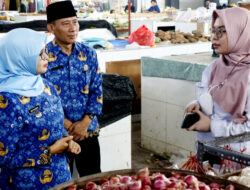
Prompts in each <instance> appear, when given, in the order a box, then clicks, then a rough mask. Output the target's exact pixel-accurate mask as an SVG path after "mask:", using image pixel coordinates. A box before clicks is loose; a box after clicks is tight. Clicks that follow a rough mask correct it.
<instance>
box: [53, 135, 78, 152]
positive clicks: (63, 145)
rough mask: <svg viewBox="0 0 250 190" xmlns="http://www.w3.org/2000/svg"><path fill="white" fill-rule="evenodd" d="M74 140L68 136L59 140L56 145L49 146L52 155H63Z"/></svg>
mask: <svg viewBox="0 0 250 190" xmlns="http://www.w3.org/2000/svg"><path fill="white" fill-rule="evenodd" d="M72 139H73V136H67V137H64V138H61V139H59V140H57V141H56V142H55V143H54V144H52V145H51V146H49V150H50V153H51V154H52V155H53V154H61V153H63V152H64V151H65V150H66V149H67V148H68V147H69V142H70V141H72Z"/></svg>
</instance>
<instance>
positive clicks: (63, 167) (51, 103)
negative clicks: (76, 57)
mask: <svg viewBox="0 0 250 190" xmlns="http://www.w3.org/2000/svg"><path fill="white" fill-rule="evenodd" d="M43 83H44V91H43V93H42V94H40V95H38V96H35V97H24V96H21V95H18V94H15V93H10V92H0V189H5V190H12V189H27V190H29V189H32V190H33V189H39V190H47V189H50V188H52V187H54V186H56V185H59V184H61V183H64V182H67V181H70V180H71V174H70V171H69V169H68V164H67V160H66V156H65V154H55V155H52V156H51V159H49V156H48V154H46V147H48V146H51V145H52V144H54V143H55V142H56V141H57V140H59V139H61V138H62V137H63V136H64V135H67V134H68V133H67V131H66V130H65V129H64V126H63V121H64V114H63V109H62V105H61V101H60V98H59V96H58V94H57V91H56V89H55V88H54V86H53V85H52V84H51V83H50V82H48V81H46V80H45V79H43Z"/></svg>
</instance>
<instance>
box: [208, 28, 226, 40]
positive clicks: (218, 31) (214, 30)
mask: <svg viewBox="0 0 250 190" xmlns="http://www.w3.org/2000/svg"><path fill="white" fill-rule="evenodd" d="M225 32H226V28H225V26H221V27H218V28H212V31H211V33H212V37H213V36H214V35H216V36H217V38H221V37H222V36H223V34H224V33H225Z"/></svg>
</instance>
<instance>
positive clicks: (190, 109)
mask: <svg viewBox="0 0 250 190" xmlns="http://www.w3.org/2000/svg"><path fill="white" fill-rule="evenodd" d="M199 110H200V105H199V104H191V105H190V106H188V107H187V108H186V110H185V113H195V112H194V111H199Z"/></svg>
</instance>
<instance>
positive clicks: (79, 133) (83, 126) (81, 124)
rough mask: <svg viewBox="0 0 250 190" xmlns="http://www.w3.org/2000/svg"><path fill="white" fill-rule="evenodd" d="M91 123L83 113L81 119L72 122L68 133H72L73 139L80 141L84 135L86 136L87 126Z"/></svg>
mask: <svg viewBox="0 0 250 190" xmlns="http://www.w3.org/2000/svg"><path fill="white" fill-rule="evenodd" d="M90 123H91V119H90V118H89V117H88V116H87V115H85V116H84V118H83V120H81V121H77V122H75V123H73V124H72V125H71V127H70V129H69V130H68V133H69V134H70V135H72V136H73V137H74V138H73V139H74V140H75V141H82V140H83V139H84V138H85V137H88V133H87V131H88V127H89V125H90Z"/></svg>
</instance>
